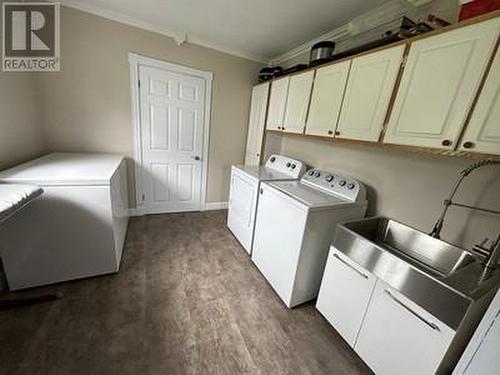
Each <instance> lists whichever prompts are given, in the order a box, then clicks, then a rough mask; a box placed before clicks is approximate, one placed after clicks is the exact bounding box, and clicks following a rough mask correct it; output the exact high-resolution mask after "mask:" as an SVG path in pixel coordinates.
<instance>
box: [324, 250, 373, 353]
mask: <svg viewBox="0 0 500 375" xmlns="http://www.w3.org/2000/svg"><path fill="white" fill-rule="evenodd" d="M376 282H377V278H376V277H375V275H373V274H371V273H370V272H368V271H366V270H365V269H364V268H362V267H361V266H359V265H358V264H356V263H354V262H353V261H352V260H350V259H349V258H348V257H346V256H345V255H344V254H342V253H341V252H339V251H338V250H336V249H334V248H331V250H330V254H329V256H328V260H327V262H326V267H325V272H324V274H323V280H322V281H321V288H320V289H319V295H318V302H317V304H316V308H317V309H318V310H319V311H320V312H321V314H323V316H324V317H325V318H326V319H327V320H328V321H329V322H330V324H331V325H332V326H333V328H335V330H336V331H337V332H338V333H340V335H341V336H342V337H343V338H344V340H346V341H347V342H348V343H349V345H351V346H352V347H354V344H355V342H356V339H357V337H358V332H359V329H360V328H361V323H362V322H363V318H364V316H365V312H366V309H367V308H368V302H370V297H371V295H372V292H373V288H375V283H376Z"/></svg>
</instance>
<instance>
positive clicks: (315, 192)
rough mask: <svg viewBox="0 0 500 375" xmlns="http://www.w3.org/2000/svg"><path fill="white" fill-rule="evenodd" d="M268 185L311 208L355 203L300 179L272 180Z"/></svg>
mask: <svg viewBox="0 0 500 375" xmlns="http://www.w3.org/2000/svg"><path fill="white" fill-rule="evenodd" d="M268 185H269V186H271V187H273V188H275V189H277V190H279V191H281V192H283V193H285V194H286V195H288V196H290V197H292V198H294V199H295V200H297V201H299V202H301V203H303V204H305V205H306V206H308V207H310V208H315V207H329V206H340V205H352V204H353V202H352V201H349V200H347V199H345V198H343V197H341V196H339V195H334V194H329V193H326V192H323V191H321V190H319V189H315V188H313V187H310V186H308V185H306V184H304V183H302V182H300V181H281V182H270V183H269V184H268Z"/></svg>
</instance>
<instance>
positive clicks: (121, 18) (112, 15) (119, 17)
mask: <svg viewBox="0 0 500 375" xmlns="http://www.w3.org/2000/svg"><path fill="white" fill-rule="evenodd" d="M61 5H62V6H66V7H68V8H73V9H76V10H79V11H82V12H85V13H90V14H93V15H96V16H99V17H102V18H106V19H108V20H111V21H115V22H119V23H122V24H125V25H128V26H132V27H136V28H138V29H142V30H146V31H151V32H154V33H157V34H161V35H164V36H167V37H169V38H172V39H174V41H175V42H176V43H177V44H179V45H181V44H184V43H190V44H194V45H198V46H201V47H205V48H209V49H213V50H216V51H218V52H222V53H226V54H228V55H232V56H236V57H240V58H243V59H246V60H251V61H255V62H259V63H265V64H267V63H268V62H269V59H268V58H265V57H264V56H259V55H255V54H252V53H248V52H246V51H239V50H236V49H231V48H226V47H223V46H221V45H219V44H217V43H212V42H210V41H206V40H204V39H202V38H198V37H196V36H191V35H187V34H186V32H184V31H179V30H171V29H168V28H166V27H159V26H157V25H154V24H153V23H149V22H144V21H141V20H139V19H137V18H135V17H130V16H127V15H124V14H122V13H120V12H115V11H112V10H109V9H105V8H101V7H96V6H94V5H89V4H85V3H82V2H80V1H76V0H63V1H61Z"/></svg>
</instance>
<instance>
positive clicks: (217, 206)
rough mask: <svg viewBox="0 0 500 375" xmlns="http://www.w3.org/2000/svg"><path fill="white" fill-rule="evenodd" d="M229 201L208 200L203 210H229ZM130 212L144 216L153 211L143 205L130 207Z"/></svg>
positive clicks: (133, 214) (132, 214) (131, 214)
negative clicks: (147, 209) (146, 209)
mask: <svg viewBox="0 0 500 375" xmlns="http://www.w3.org/2000/svg"><path fill="white" fill-rule="evenodd" d="M227 207H228V203H227V202H207V203H205V206H204V207H203V209H202V210H203V211H215V210H227ZM128 213H129V215H130V216H132V217H133V216H144V215H147V214H149V213H153V212H146V211H145V209H144V208H143V207H135V208H129V209H128Z"/></svg>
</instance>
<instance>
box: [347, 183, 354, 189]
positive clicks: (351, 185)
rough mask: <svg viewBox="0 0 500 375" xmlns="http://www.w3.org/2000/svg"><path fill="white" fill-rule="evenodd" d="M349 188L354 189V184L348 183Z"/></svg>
mask: <svg viewBox="0 0 500 375" xmlns="http://www.w3.org/2000/svg"><path fill="white" fill-rule="evenodd" d="M347 188H348V189H349V190H352V189H354V184H353V183H352V182H351V183H350V184H348V185H347Z"/></svg>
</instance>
